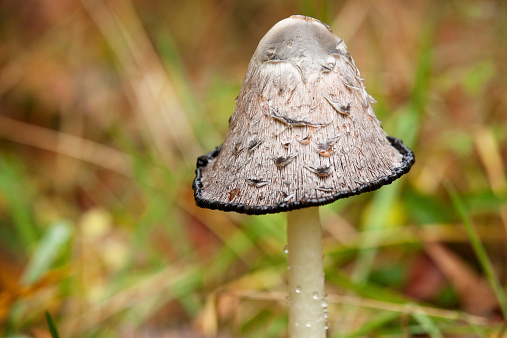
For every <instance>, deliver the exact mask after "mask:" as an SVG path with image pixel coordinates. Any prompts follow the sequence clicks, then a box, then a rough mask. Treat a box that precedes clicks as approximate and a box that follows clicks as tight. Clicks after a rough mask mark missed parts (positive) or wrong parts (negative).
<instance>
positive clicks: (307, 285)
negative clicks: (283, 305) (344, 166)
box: [287, 207, 327, 338]
mask: <svg viewBox="0 0 507 338" xmlns="http://www.w3.org/2000/svg"><path fill="white" fill-rule="evenodd" d="M287 247H288V250H289V252H288V254H289V257H288V260H289V266H288V269H289V271H288V275H289V295H288V297H289V298H288V299H287V303H288V304H289V337H290V338H321V337H322V338H324V337H326V328H327V327H326V326H327V324H326V322H327V318H326V317H327V296H326V294H325V293H324V269H323V265H322V232H321V226H320V219H319V208H318V207H311V208H305V209H300V210H295V211H290V212H288V213H287Z"/></svg>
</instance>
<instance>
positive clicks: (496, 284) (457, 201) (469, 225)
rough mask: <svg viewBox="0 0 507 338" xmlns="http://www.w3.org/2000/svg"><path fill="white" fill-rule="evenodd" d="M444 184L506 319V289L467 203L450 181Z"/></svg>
mask: <svg viewBox="0 0 507 338" xmlns="http://www.w3.org/2000/svg"><path fill="white" fill-rule="evenodd" d="M444 184H445V187H446V189H447V191H448V193H449V196H450V197H451V200H452V203H453V205H454V209H455V210H456V212H457V213H458V216H459V217H460V218H461V221H462V222H463V226H464V227H465V230H466V232H467V235H468V238H469V239H470V243H471V245H472V248H473V250H474V253H475V255H476V256H477V259H478V260H479V264H480V265H481V268H482V269H483V270H484V273H485V274H486V277H487V279H488V281H489V283H490V285H491V288H492V289H493V292H494V293H495V296H496V298H497V300H498V304H499V305H500V309H501V310H502V314H503V317H504V319H505V318H507V297H506V296H505V290H504V289H503V288H502V286H501V284H500V281H499V280H498V277H497V275H496V273H495V270H494V269H493V264H492V263H491V260H490V259H489V257H488V254H487V252H486V249H485V248H484V245H483V244H482V242H481V239H480V238H479V234H478V233H477V230H476V229H475V226H474V224H473V222H472V220H471V218H470V217H469V216H468V213H467V210H466V207H465V204H464V203H463V201H462V200H461V198H460V196H459V195H458V192H457V191H456V189H455V188H454V187H453V186H452V185H451V183H450V182H448V181H445V182H444Z"/></svg>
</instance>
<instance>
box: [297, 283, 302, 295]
mask: <svg viewBox="0 0 507 338" xmlns="http://www.w3.org/2000/svg"><path fill="white" fill-rule="evenodd" d="M302 290H303V288H302V287H301V285H298V286H296V293H301V291H302Z"/></svg>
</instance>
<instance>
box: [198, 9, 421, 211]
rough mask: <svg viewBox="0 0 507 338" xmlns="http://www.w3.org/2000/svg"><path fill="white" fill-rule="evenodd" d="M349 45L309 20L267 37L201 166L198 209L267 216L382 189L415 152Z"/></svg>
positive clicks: (283, 24)
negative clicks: (220, 139)
mask: <svg viewBox="0 0 507 338" xmlns="http://www.w3.org/2000/svg"><path fill="white" fill-rule="evenodd" d="M371 102H374V100H373V98H372V97H371V96H370V95H368V93H367V92H366V90H365V87H364V85H363V79H362V78H361V77H360V73H359V70H358V69H357V67H356V65H355V63H354V60H353V59H352V57H351V56H350V54H349V53H348V51H347V47H346V46H345V44H344V43H343V40H341V39H340V38H338V37H337V36H336V35H334V34H333V33H332V32H331V30H330V28H329V26H327V25H325V24H323V23H322V22H320V21H318V20H316V19H312V18H309V17H304V16H292V17H290V18H288V19H285V20H282V21H280V22H278V23H277V24H276V25H275V26H273V28H271V29H270V30H269V32H268V33H267V34H266V35H265V36H264V37H263V38H262V40H261V41H260V43H259V45H258V47H257V49H256V51H255V53H254V55H253V57H252V60H251V61H250V64H249V66H248V70H247V74H246V76H245V79H244V81H243V85H242V87H241V91H240V93H239V96H238V99H237V102H236V107H235V110H234V113H233V114H232V116H231V118H230V120H229V129H228V131H227V135H226V138H225V141H224V143H223V145H222V146H220V147H218V148H217V149H215V150H214V151H212V152H210V153H209V154H206V155H204V156H201V157H199V159H198V160H197V170H196V178H195V180H194V184H193V188H194V196H195V200H196V203H197V205H199V206H201V207H204V208H210V209H220V210H224V211H236V212H240V213H247V214H266V213H276V212H280V211H288V210H294V209H300V208H304V207H308V206H316V205H322V204H327V203H330V202H333V201H335V200H337V199H339V198H343V197H348V196H351V195H356V194H360V193H362V192H366V191H371V190H375V189H378V188H379V187H381V186H382V185H384V184H389V183H391V182H392V181H394V180H395V179H397V178H399V177H400V176H402V175H403V174H404V173H406V172H408V171H409V170H410V168H411V166H412V164H413V163H414V154H413V153H412V151H411V150H410V149H408V148H407V147H406V146H404V145H403V143H402V142H401V141H400V140H398V139H396V138H393V137H387V136H386V134H385V132H384V131H383V130H382V128H381V126H380V121H379V120H378V119H377V118H376V116H375V113H374V112H373V109H372V107H371V104H370V103H371Z"/></svg>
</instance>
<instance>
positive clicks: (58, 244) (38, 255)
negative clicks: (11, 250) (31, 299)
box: [21, 222, 72, 285]
mask: <svg viewBox="0 0 507 338" xmlns="http://www.w3.org/2000/svg"><path fill="white" fill-rule="evenodd" d="M71 234H72V229H71V227H70V225H69V224H67V223H66V222H57V223H55V224H54V225H52V226H51V227H50V228H49V229H48V230H47V231H46V232H45V233H44V235H43V236H42V239H41V240H40V242H39V243H38V244H37V247H36V248H35V250H34V252H33V254H32V257H31V259H30V262H29V263H28V267H27V268H26V270H25V272H24V274H23V277H22V278H21V281H22V283H23V284H25V285H30V284H33V283H34V282H36V281H37V280H38V279H39V278H40V277H41V276H42V275H43V274H44V273H45V272H46V271H47V270H48V269H50V268H51V266H52V265H53V263H54V261H55V260H56V258H57V257H58V255H59V254H60V253H61V252H62V250H63V249H64V247H65V245H66V244H67V243H68V241H69V239H70V236H71Z"/></svg>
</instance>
